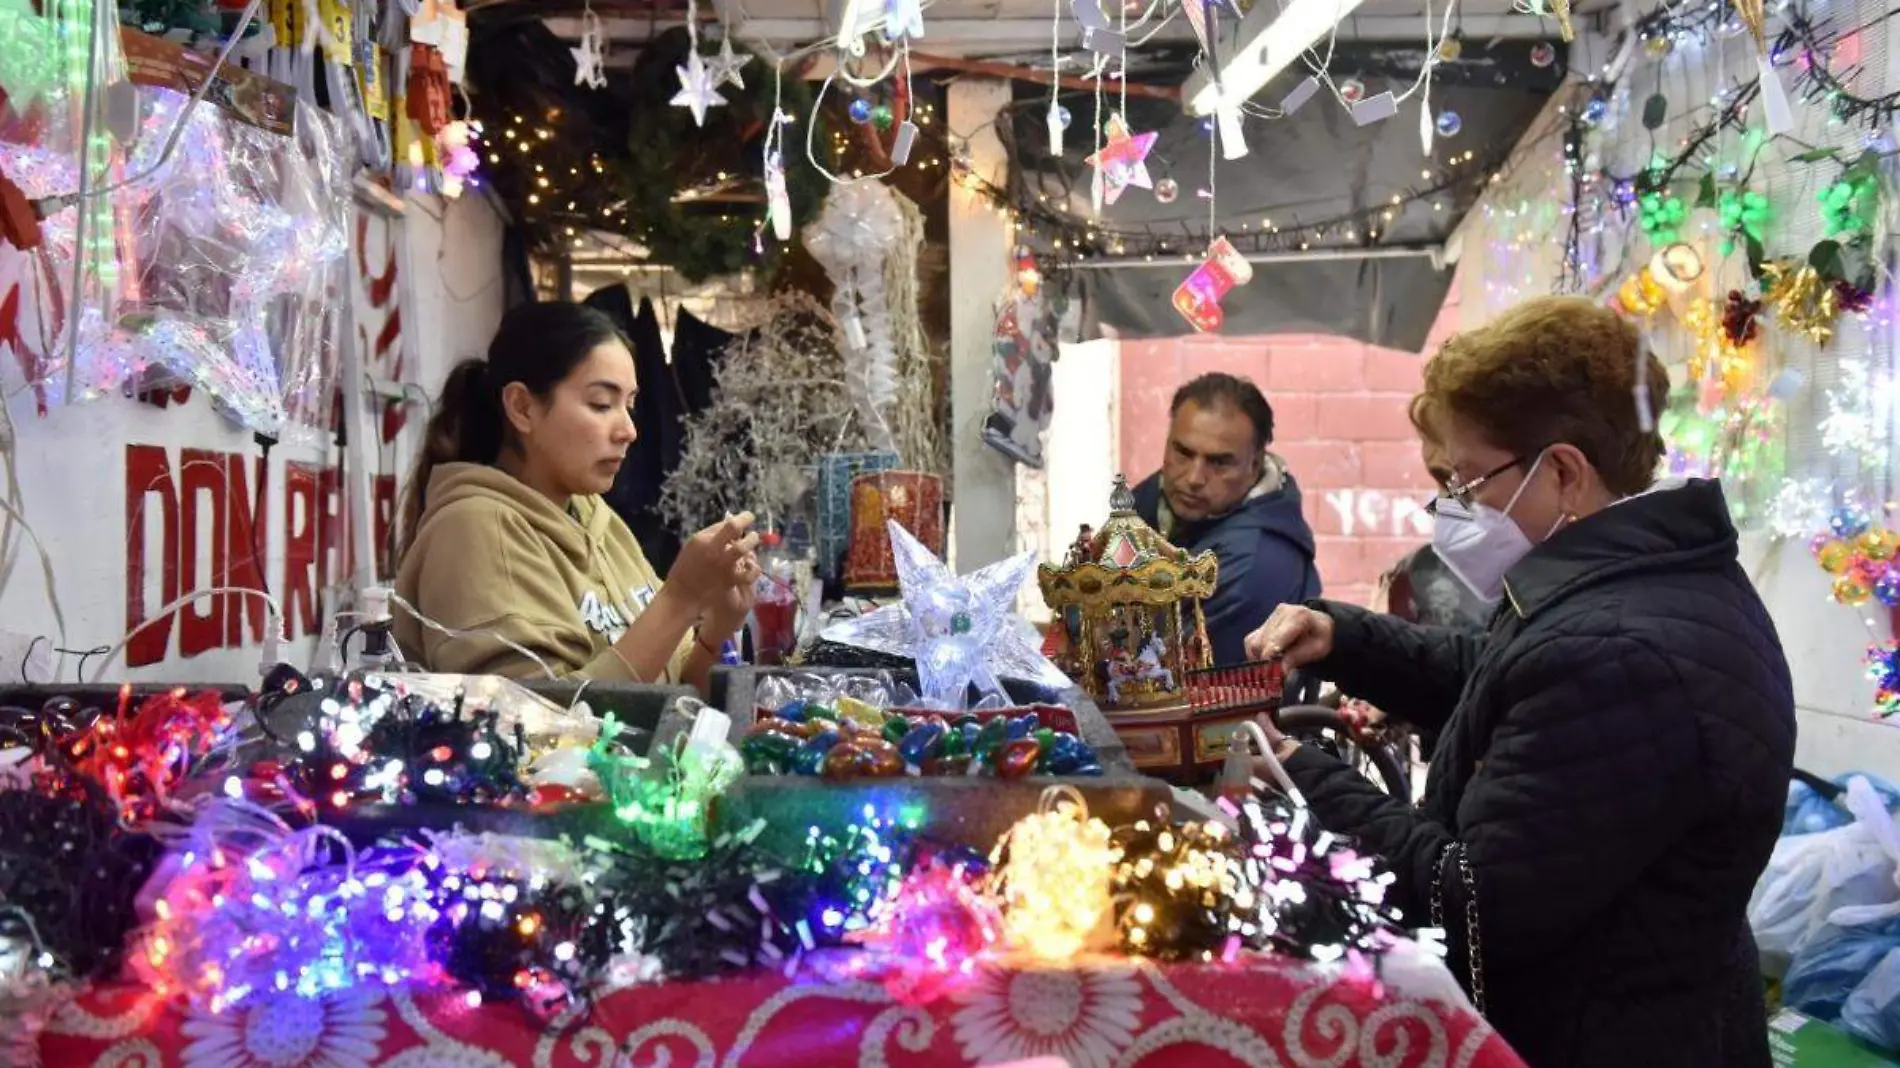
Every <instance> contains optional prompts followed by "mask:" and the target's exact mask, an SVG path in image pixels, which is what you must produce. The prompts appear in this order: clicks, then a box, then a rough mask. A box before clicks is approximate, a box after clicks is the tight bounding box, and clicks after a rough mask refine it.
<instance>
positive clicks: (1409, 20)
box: [543, 0, 1550, 54]
mask: <svg viewBox="0 0 1900 1068" xmlns="http://www.w3.org/2000/svg"><path fill="white" fill-rule="evenodd" d="M1328 2H1329V6H1330V0H1328ZM1254 10H1256V11H1264V10H1272V5H1268V4H1259V5H1256V6H1255V9H1254ZM543 21H544V22H545V23H546V24H547V27H548V29H549V30H551V31H552V32H553V33H554V35H555V36H556V37H560V38H563V39H566V40H570V41H578V40H580V37H581V20H580V19H578V18H565V17H558V18H549V19H545V20H543ZM685 24H686V23H685V21H684V20H682V19H678V18H660V19H652V20H649V19H643V18H615V17H608V18H602V19H601V20H600V25H601V30H602V31H603V32H604V33H605V34H606V37H607V40H608V41H610V42H614V43H621V44H637V43H639V42H642V41H645V40H647V39H648V38H650V37H652V36H654V35H655V34H659V33H662V32H664V31H666V30H669V29H673V28H675V27H678V26H684V25H685ZM1245 25H1246V24H1244V23H1243V29H1244V28H1245ZM1424 28H1425V24H1424V19H1423V17H1422V16H1419V15H1356V16H1352V17H1349V18H1347V19H1345V20H1344V21H1342V22H1341V23H1340V25H1339V39H1340V40H1342V41H1408V40H1413V39H1418V40H1423V39H1424ZM1457 28H1458V30H1459V33H1460V35H1461V36H1463V37H1464V38H1465V39H1466V40H1479V41H1483V40H1490V39H1492V38H1499V37H1508V38H1535V37H1548V36H1550V31H1549V29H1548V28H1547V27H1545V26H1544V25H1542V24H1541V23H1540V21H1539V20H1538V19H1536V18H1533V17H1531V16H1528V15H1461V16H1459V17H1458V20H1457ZM733 33H734V36H735V37H736V38H738V39H742V40H763V41H766V42H769V43H770V44H772V45H773V46H775V47H778V48H782V49H787V50H789V49H793V48H799V47H803V46H805V45H809V44H811V43H813V42H816V41H823V40H825V39H826V38H828V37H832V36H834V35H835V33H836V31H835V30H832V29H830V28H829V27H827V26H826V25H825V20H823V19H820V18H741V19H740V20H739V23H738V25H737V26H736V27H734V30H733ZM1080 36H1081V35H1080V31H1079V29H1078V28H1077V27H1076V26H1075V25H1074V24H1072V23H1065V25H1064V28H1063V32H1062V41H1063V48H1064V49H1065V50H1066V51H1070V52H1074V51H1077V50H1079V49H1080V47H1081V45H1080V43H1079V40H1078V39H1079V37H1080ZM1193 39H1194V34H1193V31H1192V30H1190V29H1189V28H1188V25H1187V20H1185V19H1176V20H1175V21H1174V22H1171V23H1169V24H1168V25H1166V26H1164V27H1162V28H1161V29H1160V31H1159V32H1158V33H1156V34H1155V36H1154V37H1153V38H1152V41H1153V42H1154V43H1163V44H1177V43H1182V42H1187V41H1192V40H1193ZM915 47H916V48H917V49H918V50H919V51H923V52H937V53H949V54H956V53H959V52H963V53H966V54H967V53H971V52H985V53H1003V54H1010V53H1021V52H1041V53H1046V52H1047V51H1048V50H1049V19H1048V17H1047V16H1042V17H1038V18H998V19H979V18H939V19H930V18H926V19H925V22H924V36H923V37H922V38H921V39H919V40H918V41H917V42H916V45H915Z"/></svg>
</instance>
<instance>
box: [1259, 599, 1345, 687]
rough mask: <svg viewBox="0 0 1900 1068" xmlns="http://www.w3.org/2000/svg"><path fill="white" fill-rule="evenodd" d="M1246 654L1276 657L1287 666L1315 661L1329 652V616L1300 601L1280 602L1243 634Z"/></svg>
mask: <svg viewBox="0 0 1900 1068" xmlns="http://www.w3.org/2000/svg"><path fill="white" fill-rule="evenodd" d="M1246 648H1247V655H1248V656H1250V657H1252V658H1253V659H1255V660H1278V661H1280V662H1281V663H1282V664H1284V665H1286V667H1287V670H1289V671H1291V670H1293V669H1295V668H1303V667H1305V666H1306V665H1308V664H1313V663H1317V662H1319V661H1321V660H1324V659H1326V658H1327V657H1328V656H1331V655H1332V653H1333V617H1331V616H1329V615H1327V614H1326V613H1324V612H1316V611H1314V610H1313V609H1311V608H1307V607H1306V606H1304V605H1297V604H1283V605H1281V606H1280V607H1278V608H1276V609H1274V610H1273V615H1271V616H1268V617H1267V621H1266V622H1265V623H1263V624H1261V626H1260V629H1259V630H1256V631H1254V632H1253V633H1252V634H1249V635H1247V642H1246Z"/></svg>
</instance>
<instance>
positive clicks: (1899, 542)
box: [1854, 527, 1900, 562]
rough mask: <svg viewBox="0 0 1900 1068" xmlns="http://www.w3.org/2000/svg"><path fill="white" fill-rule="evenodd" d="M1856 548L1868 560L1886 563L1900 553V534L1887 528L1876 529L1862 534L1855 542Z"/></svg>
mask: <svg viewBox="0 0 1900 1068" xmlns="http://www.w3.org/2000/svg"><path fill="white" fill-rule="evenodd" d="M1854 547H1855V548H1856V549H1859V550H1860V554H1861V555H1862V556H1864V557H1866V558H1867V559H1869V560H1875V561H1881V562H1884V561H1887V560H1891V559H1893V556H1894V554H1895V553H1896V552H1900V534H1896V533H1894V532H1893V531H1891V530H1888V529H1886V528H1885V527H1875V528H1874V529H1872V530H1870V531H1868V532H1867V533H1865V534H1862V535H1861V536H1860V538H1859V539H1858V540H1857V541H1855V543H1854Z"/></svg>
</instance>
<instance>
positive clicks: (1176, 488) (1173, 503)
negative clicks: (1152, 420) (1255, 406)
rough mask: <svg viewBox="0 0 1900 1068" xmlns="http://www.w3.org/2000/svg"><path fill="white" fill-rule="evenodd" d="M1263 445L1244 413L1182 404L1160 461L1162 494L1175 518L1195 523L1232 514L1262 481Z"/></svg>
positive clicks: (1222, 406)
mask: <svg viewBox="0 0 1900 1068" xmlns="http://www.w3.org/2000/svg"><path fill="white" fill-rule="evenodd" d="M1263 447H1264V446H1263V444H1262V443H1261V442H1258V441H1256V440H1254V429H1253V423H1252V422H1251V421H1250V420H1248V418H1247V416H1246V415H1245V414H1244V413H1242V412H1241V411H1240V409H1238V408H1235V407H1234V406H1232V405H1228V404H1217V405H1214V406H1213V407H1203V406H1202V405H1200V404H1197V403H1195V402H1194V401H1189V402H1187V403H1186V404H1183V405H1181V407H1180V409H1179V410H1177V411H1176V412H1175V413H1174V418H1173V419H1172V420H1170V421H1169V423H1168V455H1167V457H1166V458H1165V459H1164V460H1162V463H1161V486H1162V491H1163V492H1164V493H1166V494H1167V497H1168V507H1169V508H1170V509H1171V510H1173V512H1174V515H1175V517H1176V518H1177V519H1183V520H1187V521H1189V522H1192V521H1195V520H1199V519H1206V518H1208V517H1210V516H1217V515H1222V514H1224V513H1226V512H1228V511H1231V510H1232V509H1233V508H1234V506H1235V505H1238V504H1239V503H1240V502H1241V501H1242V500H1243V499H1245V498H1246V496H1247V491H1248V490H1250V489H1252V488H1253V486H1254V483H1256V482H1258V481H1260V465H1261V450H1262V448H1263Z"/></svg>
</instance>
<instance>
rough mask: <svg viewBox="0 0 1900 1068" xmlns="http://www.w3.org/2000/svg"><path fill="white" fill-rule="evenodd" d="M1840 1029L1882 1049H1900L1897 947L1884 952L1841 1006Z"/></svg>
mask: <svg viewBox="0 0 1900 1068" xmlns="http://www.w3.org/2000/svg"><path fill="white" fill-rule="evenodd" d="M1841 1026H1842V1027H1843V1028H1845V1029H1846V1030H1847V1031H1848V1033H1850V1034H1852V1035H1853V1036H1854V1037H1856V1038H1860V1039H1863V1040H1865V1041H1867V1042H1871V1043H1873V1044H1874V1045H1875V1046H1877V1047H1879V1048H1880V1049H1883V1050H1889V1051H1893V1050H1900V948H1895V949H1891V950H1888V951H1887V955H1886V957H1884V958H1882V960H1881V961H1880V963H1879V964H1877V965H1875V966H1874V969H1873V971H1871V972H1869V973H1868V974H1867V977H1866V978H1865V979H1862V980H1861V981H1860V985H1859V986H1856V987H1855V988H1854V991H1853V993H1851V994H1849V995H1847V1002H1846V1004H1844V1005H1842V1006H1841Z"/></svg>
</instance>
